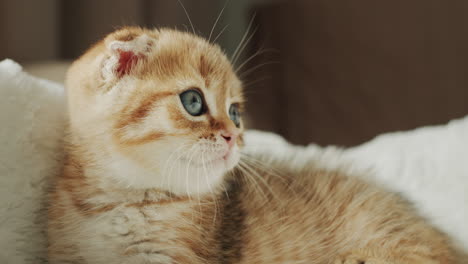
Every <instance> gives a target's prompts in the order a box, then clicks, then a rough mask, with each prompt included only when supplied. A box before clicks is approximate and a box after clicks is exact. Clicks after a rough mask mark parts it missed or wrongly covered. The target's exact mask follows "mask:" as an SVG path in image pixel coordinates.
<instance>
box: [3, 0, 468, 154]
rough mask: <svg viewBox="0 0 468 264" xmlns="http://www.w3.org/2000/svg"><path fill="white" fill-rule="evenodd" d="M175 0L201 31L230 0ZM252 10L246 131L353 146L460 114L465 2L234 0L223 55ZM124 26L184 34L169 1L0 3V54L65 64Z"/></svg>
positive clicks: (465, 73) (466, 75) (466, 107)
mask: <svg viewBox="0 0 468 264" xmlns="http://www.w3.org/2000/svg"><path fill="white" fill-rule="evenodd" d="M182 2H183V3H184V5H185V7H186V8H187V11H188V12H189V14H190V16H191V18H192V21H193V23H194V25H195V27H196V29H197V30H198V31H199V34H201V35H204V36H208V35H209V33H210V31H211V28H212V25H213V23H214V21H215V20H216V17H217V15H218V14H219V12H220V11H221V9H222V8H223V6H224V5H225V3H226V1H225V0H219V1H217V0H182ZM254 13H256V14H257V15H256V17H255V20H254V22H253V27H252V30H251V31H250V32H253V29H254V28H257V30H256V31H255V34H254V35H253V37H252V38H251V41H250V42H249V45H248V46H247V48H246V50H245V52H244V53H243V55H242V56H241V59H240V60H239V61H238V63H237V65H240V64H242V62H244V61H245V60H247V59H248V58H249V57H250V55H252V54H255V53H256V52H257V51H259V50H264V51H265V52H264V53H262V54H261V55H259V56H256V57H254V58H253V59H252V60H250V62H249V63H247V64H246V65H245V66H244V67H243V68H242V69H241V70H240V75H241V76H242V77H243V79H244V81H245V83H246V84H247V87H246V90H247V96H248V98H249V104H248V112H249V120H250V122H249V123H250V127H251V128H260V129H266V130H271V131H275V132H278V133H280V134H282V135H284V136H286V137H287V138H288V139H289V140H291V141H293V142H295V143H309V142H316V143H319V144H322V145H325V144H337V145H346V146H349V145H355V144H358V143H361V142H364V141H366V140H369V139H371V138H372V137H374V136H376V135H377V134H380V133H383V132H388V131H396V130H406V129H413V128H416V127H418V126H423V125H429V124H440V123H445V122H447V121H449V120H450V119H453V118H458V117H462V116H464V115H466V114H467V113H468V15H467V14H468V1H466V0H450V1H447V0H411V1H408V0H392V1H375V0H361V1H352V0H340V1H338V0H302V1H300V0H284V1H279V0H278V1H273V0H270V1H268V0H263V1H261V0H257V1H254V0H250V1H249V0H242V1H241V0H231V1H229V2H227V5H226V9H225V12H224V14H223V15H222V17H221V19H220V21H219V24H218V26H217V28H216V30H215V35H217V33H219V32H220V30H221V29H222V28H223V27H224V26H226V25H228V27H227V29H226V30H225V32H224V33H223V34H222V35H221V37H220V38H219V40H218V42H219V43H220V45H221V46H222V47H223V48H224V49H225V50H226V52H227V53H228V55H232V54H233V52H234V51H235V50H236V47H237V46H238V43H239V41H240V40H241V39H242V36H243V34H244V32H245V31H246V29H247V25H248V22H249V19H250V18H252V15H253V14H254ZM124 24H132V25H143V26H150V27H152V26H170V27H177V28H179V29H182V30H190V26H189V23H188V21H187V18H186V16H185V13H184V11H183V9H182V8H181V6H180V5H179V3H178V2H177V1H176V0H95V1H93V0H80V1H65V0H42V1H35V0H0V38H1V39H0V59H3V58H5V57H9V58H13V59H15V60H17V61H19V62H21V63H24V64H25V65H26V66H27V67H26V68H27V69H28V67H29V68H31V69H34V70H35V71H36V72H41V70H45V69H49V68H51V67H52V68H53V67H56V68H59V71H60V70H62V71H63V70H64V69H65V67H66V65H67V63H66V62H67V61H69V60H71V59H73V58H75V57H76V56H77V55H79V54H80V53H82V52H83V51H84V49H86V48H87V47H88V46H89V45H90V44H91V43H93V42H95V41H97V40H98V39H99V38H101V37H102V36H104V35H105V34H106V33H108V32H109V31H112V30H113V29H114V28H116V27H118V26H120V25H124ZM57 61H58V62H61V61H65V63H59V64H57V63H56V62H57ZM64 65H65V66H64ZM428 144H430V142H428Z"/></svg>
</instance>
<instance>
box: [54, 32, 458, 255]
mask: <svg viewBox="0 0 468 264" xmlns="http://www.w3.org/2000/svg"><path fill="white" fill-rule="evenodd" d="M66 86H67V89H68V103H69V117H70V120H69V135H68V138H67V159H66V164H65V168H64V171H63V173H62V174H61V175H60V176H59V177H57V179H56V182H55V188H54V190H53V192H52V193H51V201H50V209H49V228H48V234H49V251H48V254H49V259H50V263H52V264H55V263H74V264H84V263H87V264H101V263H102V264H109V263H113V264H114V263H132V264H140V263H159V264H168V263H268V264H274V263H304V264H306V263H307V264H315V263H317V264H319V263H320V264H322V263H323V264H327V263H331V264H363V263H365V264H403V263H408V264H450V263H454V264H455V263H459V264H461V263H467V262H464V261H463V260H462V259H461V258H459V256H458V255H457V254H456V252H455V249H454V248H453V247H452V246H451V242H450V240H449V239H448V238H447V237H446V236H445V235H444V234H442V233H440V232H439V231H437V230H435V229H434V228H433V227H431V226H430V225H428V224H427V223H426V222H425V221H424V220H423V219H421V218H420V217H418V216H417V215H415V213H414V210H413V209H412V208H411V207H410V206H409V205H408V204H407V203H406V202H404V201H402V200H401V199H400V198H399V197H398V196H397V195H395V194H392V193H388V192H385V191H383V190H381V189H379V188H378V187H376V186H374V185H372V184H369V183H365V182H362V181H361V180H358V179H357V178H352V177H347V176H346V175H344V173H342V172H339V171H324V170H319V169H316V168H315V167H314V165H313V164H312V162H311V164H308V165H304V166H293V165H292V164H293V162H292V161H293V158H294V157H293V156H291V159H290V160H289V161H288V160H283V159H276V160H275V158H274V156H271V157H270V156H269V155H258V157H253V159H254V160H255V162H256V163H262V164H263V165H262V166H261V167H258V166H257V167H256V168H254V167H252V166H250V167H246V165H245V164H240V165H239V166H237V165H238V163H239V159H240V148H241V146H242V144H243V142H242V130H243V124H242V121H241V119H240V114H239V113H240V110H241V108H242V103H243V100H244V99H243V95H242V85H241V82H240V81H239V79H238V78H237V76H236V74H235V72H234V71H233V69H232V66H231V64H230V62H229V61H228V60H227V58H226V57H225V55H224V54H223V52H222V51H221V50H220V49H219V47H217V46H215V45H213V44H211V43H208V42H206V41H205V40H203V39H201V38H199V37H197V36H194V35H192V34H189V33H183V32H179V31H175V30H169V29H160V30H148V29H141V28H124V29H121V30H118V31H116V32H114V33H112V34H110V35H109V36H107V37H106V38H105V39H104V40H103V41H101V42H100V43H98V44H96V45H95V46H94V47H93V48H91V49H90V50H89V51H88V52H86V53H85V55H83V56H82V57H81V58H79V59H78V60H77V61H76V62H75V63H74V64H73V65H72V67H71V68H70V70H69V73H68V77H67V83H66ZM251 162H252V161H251ZM262 168H264V169H262ZM278 174H279V175H278Z"/></svg>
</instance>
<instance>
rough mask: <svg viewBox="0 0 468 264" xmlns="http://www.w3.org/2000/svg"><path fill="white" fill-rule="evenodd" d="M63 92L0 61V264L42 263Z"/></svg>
mask: <svg viewBox="0 0 468 264" xmlns="http://www.w3.org/2000/svg"><path fill="white" fill-rule="evenodd" d="M63 98H64V97H63V87H62V86H61V85H58V84H56V83H53V82H49V81H45V80H40V79H37V78H34V77H32V76H29V75H28V74H26V73H24V72H22V69H21V66H19V65H18V64H16V63H14V62H13V61H11V60H4V61H2V62H0V263H2V264H10V263H11V264H22V263H31V264H33V263H34V264H38V263H43V262H44V257H45V255H44V253H45V251H44V250H45V247H46V244H47V243H46V240H45V222H44V217H45V215H44V214H43V212H44V210H43V209H44V206H43V204H44V202H45V198H46V196H45V194H46V189H47V187H48V185H49V178H50V176H51V175H53V174H54V173H56V172H57V170H58V168H59V164H60V162H59V159H60V157H61V153H62V151H61V144H60V141H61V138H62V133H63V128H64V119H63V116H64V115H63V114H64V100H63Z"/></svg>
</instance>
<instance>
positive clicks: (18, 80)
mask: <svg viewBox="0 0 468 264" xmlns="http://www.w3.org/2000/svg"><path fill="white" fill-rule="evenodd" d="M64 113H65V100H64V92H63V87H62V86H61V85H59V84H56V83H53V82H49V81H45V80H40V79H37V78H35V77H32V76H30V75H28V74H26V73H24V72H23V71H22V69H21V66H19V65H18V64H16V63H15V62H13V61H11V60H4V61H2V62H0V146H1V147H0V248H1V249H2V250H0V263H12V264H21V263H29V264H37V263H43V262H44V253H45V249H46V245H47V242H46V239H45V232H44V231H45V221H44V220H45V214H44V212H45V211H44V203H45V201H46V194H47V188H48V186H49V179H50V177H51V176H52V175H54V174H55V173H57V172H59V170H60V164H61V162H60V160H61V157H62V151H61V139H62V137H63V130H64V125H65V118H64ZM246 141H247V146H248V148H247V149H246V151H251V152H252V151H253V152H255V151H269V152H273V153H275V155H292V154H294V155H296V156H297V157H298V160H297V162H299V163H300V162H306V161H307V160H310V159H316V160H317V159H319V160H320V161H321V163H322V164H323V166H330V167H335V166H343V164H347V165H348V166H349V168H350V169H351V170H358V171H360V170H363V169H365V170H370V171H371V173H370V175H371V176H372V177H374V179H376V180H377V181H379V182H381V183H383V184H384V185H386V186H387V187H388V188H390V189H392V190H395V191H398V192H401V193H402V194H403V195H404V196H406V197H407V198H408V199H410V200H411V201H413V202H414V203H415V204H416V206H417V208H418V209H419V210H420V211H421V213H422V214H423V215H424V216H426V217H427V218H428V219H430V221H432V222H433V223H434V224H435V225H437V226H438V227H439V228H441V229H442V230H444V231H446V232H448V233H449V234H451V235H452V236H453V237H455V238H456V239H458V240H459V241H460V243H461V245H464V247H465V248H466V249H467V250H468V225H466V224H465V221H466V220H465V219H468V162H467V161H468V160H467V159H468V148H467V147H468V118H465V119H461V120H457V121H453V122H451V123H449V124H448V125H445V126H437V127H427V128H421V129H418V130H415V131H409V132H402V133H392V134H387V135H383V136H380V137H378V138H376V139H375V140H373V141H371V142H369V143H366V144H364V145H362V146H358V147H355V148H351V149H348V150H340V149H338V148H333V147H329V148H321V147H318V146H315V145H310V146H308V147H296V146H292V145H290V144H288V143H287V142H286V141H284V140H283V139H282V138H281V137H279V136H277V135H274V134H271V133H265V132H258V131H250V132H247V134H246Z"/></svg>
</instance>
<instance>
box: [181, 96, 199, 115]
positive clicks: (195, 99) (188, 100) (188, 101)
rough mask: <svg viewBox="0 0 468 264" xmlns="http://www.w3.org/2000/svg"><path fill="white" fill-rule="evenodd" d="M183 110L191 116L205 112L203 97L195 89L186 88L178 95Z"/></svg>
mask: <svg viewBox="0 0 468 264" xmlns="http://www.w3.org/2000/svg"><path fill="white" fill-rule="evenodd" d="M179 97H180V101H181V102H182V104H183V105H184V108H185V110H187V112H188V113H189V114H191V115H193V116H199V115H202V114H203V113H204V112H205V107H204V105H203V97H202V95H201V93H200V92H199V91H197V90H187V91H185V92H183V93H181V94H180V95H179Z"/></svg>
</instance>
